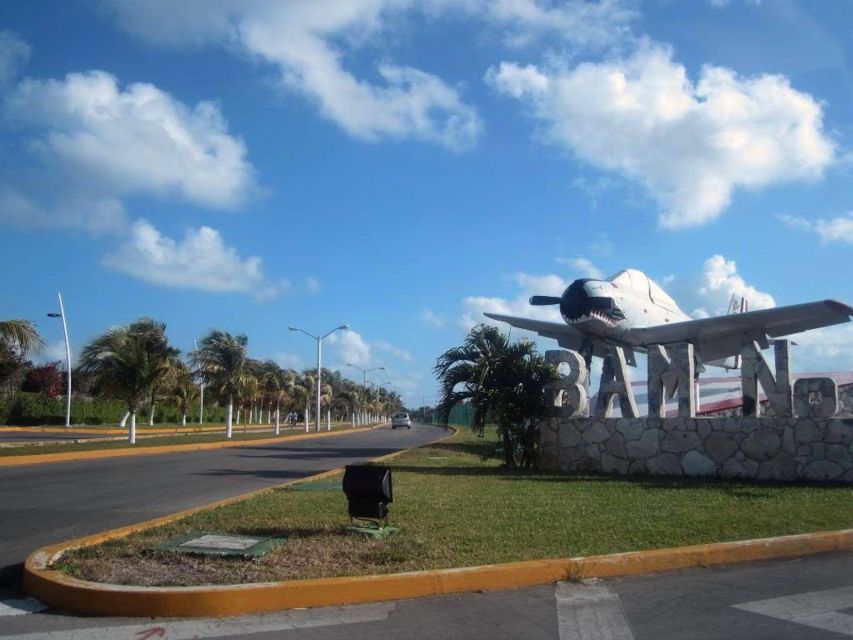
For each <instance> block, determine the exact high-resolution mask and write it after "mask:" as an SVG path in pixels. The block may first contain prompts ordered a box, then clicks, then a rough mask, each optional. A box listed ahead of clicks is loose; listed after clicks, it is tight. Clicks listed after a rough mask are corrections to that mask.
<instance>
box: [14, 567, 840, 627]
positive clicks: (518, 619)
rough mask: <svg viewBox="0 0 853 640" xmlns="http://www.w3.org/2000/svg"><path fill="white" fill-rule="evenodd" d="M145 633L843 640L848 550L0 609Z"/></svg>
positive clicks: (39, 622) (38, 622) (21, 618)
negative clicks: (205, 615) (544, 574)
mask: <svg viewBox="0 0 853 640" xmlns="http://www.w3.org/2000/svg"><path fill="white" fill-rule="evenodd" d="M32 604H36V603H18V604H17V606H18V607H21V608H25V607H26V606H27V605H32ZM1 606H2V602H0V607H1ZM48 634H49V635H48ZM150 637H156V638H160V637H162V638H164V639H165V640H182V639H185V638H186V639H189V638H250V639H251V640H273V639H276V640H278V639H281V638H288V639H291V638H292V639H293V640H358V639H362V638H363V639H365V640H375V639H376V638H407V639H412V640H418V639H423V640H444V639H447V640H450V639H456V638H470V639H482V640H503V639H506V640H516V639H518V638H524V639H525V640H668V639H678V640H680V639H682V638H690V639H691V640H693V639H695V640H731V639H733V638H749V639H750V640H820V639H824V640H832V639H839V640H843V638H845V637H847V638H849V637H853V553H835V554H826V555H822V556H812V557H808V558H803V559H795V560H777V561H770V562H760V563H751V564H746V565H734V566H731V567H715V568H710V569H691V570H687V571H678V572H672V573H664V574H657V575H649V576H636V577H632V578H621V579H613V580H606V581H592V582H589V583H585V584H576V583H559V584H557V585H543V586H540V587H534V588H531V589H518V590H513V591H496V592H486V593H469V594H459V595H454V596H440V597H433V598H422V599H418V600H400V601H396V602H385V603H375V604H369V605H358V606H351V607H329V608H325V609H311V610H297V611H291V612H283V613H273V614H267V615H255V616H242V617H239V618H218V619H190V620H187V619H181V620H170V619H138V618H136V619H133V618H86V617H77V616H70V615H63V614H61V613H58V612H51V611H49V610H48V611H43V612H40V613H32V614H29V615H16V616H7V617H3V611H2V610H0V638H8V639H9V640H37V639H38V638H63V639H66V640H102V639H103V640H107V639H110V640H112V639H114V638H118V639H122V638H127V639H128V640H130V639H132V638H136V639H140V638H150Z"/></svg>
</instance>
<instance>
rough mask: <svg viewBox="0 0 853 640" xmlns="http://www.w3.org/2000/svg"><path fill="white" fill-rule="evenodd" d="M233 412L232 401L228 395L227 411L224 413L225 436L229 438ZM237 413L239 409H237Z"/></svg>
mask: <svg viewBox="0 0 853 640" xmlns="http://www.w3.org/2000/svg"><path fill="white" fill-rule="evenodd" d="M233 413H234V401H233V400H232V399H231V396H228V411H227V412H226V414H225V437H226V438H228V439H229V440H230V439H231V417H232V414H233ZM238 413H239V411H238Z"/></svg>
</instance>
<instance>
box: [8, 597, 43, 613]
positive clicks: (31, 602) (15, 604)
mask: <svg viewBox="0 0 853 640" xmlns="http://www.w3.org/2000/svg"><path fill="white" fill-rule="evenodd" d="M45 609H47V605H46V604H44V603H42V602H39V601H38V600H36V599H35V598H9V599H8V600H0V616H25V615H27V614H28V613H36V612H38V611H44V610H45Z"/></svg>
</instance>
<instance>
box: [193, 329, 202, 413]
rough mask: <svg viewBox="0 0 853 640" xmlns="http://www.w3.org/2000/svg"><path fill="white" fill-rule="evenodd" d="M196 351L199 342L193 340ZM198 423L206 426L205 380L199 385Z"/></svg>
mask: <svg viewBox="0 0 853 640" xmlns="http://www.w3.org/2000/svg"><path fill="white" fill-rule="evenodd" d="M193 344H194V345H195V350H196V351H198V341H197V340H193ZM198 423H199V424H204V378H202V379H201V382H200V383H199V400H198Z"/></svg>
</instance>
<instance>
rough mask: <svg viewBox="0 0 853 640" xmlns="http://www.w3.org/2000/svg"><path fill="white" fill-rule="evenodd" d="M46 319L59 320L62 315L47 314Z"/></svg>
mask: <svg viewBox="0 0 853 640" xmlns="http://www.w3.org/2000/svg"><path fill="white" fill-rule="evenodd" d="M47 317H48V318H61V317H62V314H61V313H48V314H47Z"/></svg>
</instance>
